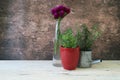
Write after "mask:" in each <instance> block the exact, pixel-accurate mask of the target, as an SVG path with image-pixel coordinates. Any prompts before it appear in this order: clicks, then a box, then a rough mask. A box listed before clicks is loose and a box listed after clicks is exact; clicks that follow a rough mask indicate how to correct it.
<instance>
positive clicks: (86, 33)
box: [76, 24, 100, 51]
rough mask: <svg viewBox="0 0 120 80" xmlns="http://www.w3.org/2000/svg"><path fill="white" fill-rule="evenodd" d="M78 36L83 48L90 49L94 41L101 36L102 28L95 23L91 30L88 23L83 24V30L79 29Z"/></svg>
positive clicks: (84, 49)
mask: <svg viewBox="0 0 120 80" xmlns="http://www.w3.org/2000/svg"><path fill="white" fill-rule="evenodd" d="M76 36H77V40H78V44H79V46H80V48H81V50H83V51H89V50H91V46H92V44H93V43H94V41H95V40H96V39H97V38H98V37H99V36H100V30H99V29H98V25H97V24H95V25H93V26H92V28H91V30H89V29H88V27H87V25H86V24H83V25H82V26H81V30H78V31H77V35H76Z"/></svg>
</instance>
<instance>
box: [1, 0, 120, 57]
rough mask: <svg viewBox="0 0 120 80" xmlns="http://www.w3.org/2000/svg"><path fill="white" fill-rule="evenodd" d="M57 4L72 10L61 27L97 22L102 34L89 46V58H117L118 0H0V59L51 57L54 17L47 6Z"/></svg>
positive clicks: (119, 41) (119, 53)
mask: <svg viewBox="0 0 120 80" xmlns="http://www.w3.org/2000/svg"><path fill="white" fill-rule="evenodd" d="M58 4H64V5H66V6H68V7H70V8H71V10H72V12H71V13H70V14H69V15H68V16H66V17H65V18H64V19H63V20H62V23H61V30H62V31H64V30H65V29H66V28H67V27H72V28H73V30H75V29H76V25H81V24H82V23H86V24H87V25H88V26H89V27H91V25H93V24H95V23H97V24H99V25H100V29H101V30H102V32H103V34H102V36H101V37H100V38H99V39H98V40H97V41H96V42H95V44H94V45H93V57H94V58H99V57H101V58H103V59H120V9H119V8H120V6H119V5H120V1H119V0H1V2H0V59H52V54H53V38H54V31H55V20H54V19H53V17H52V15H51V14H50V9H51V8H52V7H54V6H56V5H58Z"/></svg>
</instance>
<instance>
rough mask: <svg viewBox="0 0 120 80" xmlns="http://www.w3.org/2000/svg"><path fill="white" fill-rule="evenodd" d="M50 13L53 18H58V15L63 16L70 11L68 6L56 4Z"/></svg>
mask: <svg viewBox="0 0 120 80" xmlns="http://www.w3.org/2000/svg"><path fill="white" fill-rule="evenodd" d="M51 13H52V15H53V16H54V18H55V19H58V18H59V17H61V18H63V17H64V16H66V15H67V14H69V13H70V8H67V7H65V6H63V5H60V6H56V7H54V8H52V9H51Z"/></svg>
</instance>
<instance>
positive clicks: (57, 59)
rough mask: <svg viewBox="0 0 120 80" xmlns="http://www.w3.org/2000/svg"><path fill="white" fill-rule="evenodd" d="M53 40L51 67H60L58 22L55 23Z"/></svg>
mask: <svg viewBox="0 0 120 80" xmlns="http://www.w3.org/2000/svg"><path fill="white" fill-rule="evenodd" d="M55 28H56V29H55V38H54V53H53V65H54V66H56V67H61V59H60V20H58V21H57V22H56V27H55Z"/></svg>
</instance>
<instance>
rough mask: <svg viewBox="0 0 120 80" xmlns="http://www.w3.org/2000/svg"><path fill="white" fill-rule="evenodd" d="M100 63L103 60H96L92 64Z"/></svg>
mask: <svg viewBox="0 0 120 80" xmlns="http://www.w3.org/2000/svg"><path fill="white" fill-rule="evenodd" d="M100 62H102V59H96V60H93V61H92V64H97V63H100Z"/></svg>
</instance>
